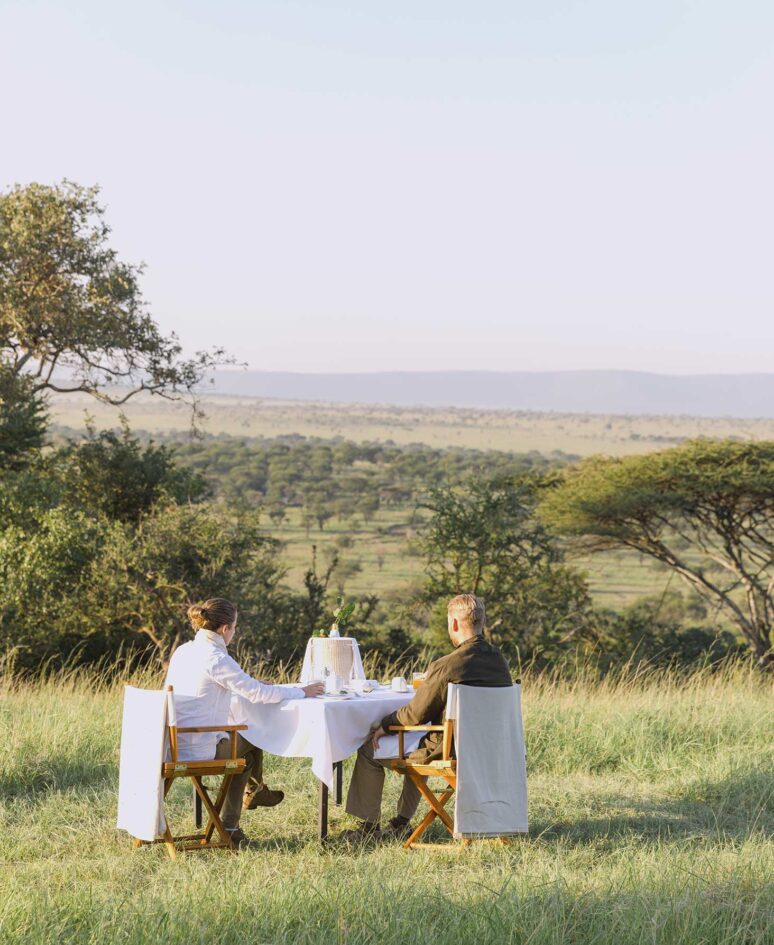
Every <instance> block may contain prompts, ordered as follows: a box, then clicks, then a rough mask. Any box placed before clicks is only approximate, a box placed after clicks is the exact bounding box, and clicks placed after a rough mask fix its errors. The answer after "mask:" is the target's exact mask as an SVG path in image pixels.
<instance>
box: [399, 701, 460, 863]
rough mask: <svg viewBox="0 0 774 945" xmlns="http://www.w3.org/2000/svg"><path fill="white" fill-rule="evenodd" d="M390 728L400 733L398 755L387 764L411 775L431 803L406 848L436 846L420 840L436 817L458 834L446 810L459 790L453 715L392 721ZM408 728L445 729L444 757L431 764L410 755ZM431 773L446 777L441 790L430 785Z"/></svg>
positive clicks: (432, 775) (418, 788) (409, 777)
mask: <svg viewBox="0 0 774 945" xmlns="http://www.w3.org/2000/svg"><path fill="white" fill-rule="evenodd" d="M389 731H390V732H397V733H398V757H397V758H391V759H390V760H389V761H387V766H388V767H389V768H390V770H392V771H395V772H397V773H398V774H402V775H403V776H404V777H406V778H408V779H409V781H411V783H412V784H413V785H414V786H415V787H416V789H417V790H418V791H419V793H420V794H421V795H422V797H424V799H425V800H426V801H427V803H428V804H429V805H430V810H429V811H428V812H427V814H426V815H425V817H424V818H423V819H422V820H421V821H420V822H419V824H418V825H417V828H416V830H415V831H414V832H413V833H412V834H411V836H410V837H409V838H408V840H406V842H405V843H404V844H403V847H404V849H406V850H409V849H412V848H417V847H425V848H427V847H430V848H433V847H435V846H436V844H434V843H417V841H418V840H419V838H420V837H421V836H422V834H423V833H424V832H425V831H426V830H427V828H428V827H429V826H430V824H431V823H432V822H433V821H434V820H435V819H436V818H438V819H439V820H440V821H441V823H442V824H443V825H444V827H446V829H447V830H448V831H449V833H450V834H452V835H453V834H454V824H453V822H452V819H451V817H450V816H449V814H448V812H447V811H446V810H445V807H446V804H448V802H449V800H450V799H451V796H452V794H454V792H455V791H456V790H457V761H456V759H454V758H452V746H453V744H454V721H453V719H446V720H445V722H444V723H443V725H391V726H390V728H389ZM406 732H443V740H442V746H443V754H442V756H441V758H440V759H439V760H437V761H430V762H428V763H427V764H418V763H416V762H413V761H411V760H410V759H408V758H406V746H405V734H406ZM429 777H440V778H443V780H444V781H446V785H447V786H446V788H445V790H444V791H443V792H442V793H441V794H438V795H436V794H434V793H433V792H432V790H431V789H430V788H429V787H428V786H427V782H426V781H425V778H429Z"/></svg>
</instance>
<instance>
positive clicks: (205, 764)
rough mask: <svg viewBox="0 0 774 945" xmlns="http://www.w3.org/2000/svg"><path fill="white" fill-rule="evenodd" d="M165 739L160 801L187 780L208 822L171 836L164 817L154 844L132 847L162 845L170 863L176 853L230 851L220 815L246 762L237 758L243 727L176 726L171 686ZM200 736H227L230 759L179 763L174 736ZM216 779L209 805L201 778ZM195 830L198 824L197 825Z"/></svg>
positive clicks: (138, 844)
mask: <svg viewBox="0 0 774 945" xmlns="http://www.w3.org/2000/svg"><path fill="white" fill-rule="evenodd" d="M166 708H167V726H166V728H167V738H168V742H169V757H170V760H169V761H164V762H162V765H161V776H162V778H163V781H164V797H165V798H166V796H167V794H169V790H170V788H171V787H172V785H173V784H174V783H175V781H176V780H177V779H178V778H190V779H191V780H192V782H193V787H194V791H195V793H196V795H197V796H198V798H199V799H200V800H201V803H202V804H203V805H204V809H205V810H206V811H207V815H208V820H207V824H206V826H205V827H204V830H203V832H201V833H194V834H184V835H181V836H177V837H175V836H173V835H172V831H171V830H170V827H169V819H168V818H167V817H166V816H165V821H166V827H165V830H164V834H163V836H162V837H160V838H159V839H157V840H152V841H146V840H138V839H133V841H132V843H133V845H134V846H135V847H140V846H142V845H143V844H145V843H164V844H166V847H167V851H168V852H169V855H170V857H171V859H173V860H174V859H177V853H178V851H184V850H207V849H217V848H225V849H228V850H234V849H235V847H234V845H233V844H232V842H231V835H230V833H229V832H228V831H227V830H226V828H225V827H224V826H223V822H222V821H221V819H220V812H221V809H222V808H223V803H224V802H225V800H226V793H227V791H228V789H229V786H230V784H231V781H232V780H233V778H234V777H235V776H236V775H238V774H241V773H242V772H243V771H244V770H245V766H246V764H247V762H246V761H245V759H244V758H237V732H241V731H244V730H245V729H246V728H247V726H246V725H196V726H182V727H181V726H178V724H177V716H176V713H175V699H174V691H173V688H172V686H167V706H166ZM200 732H228V734H229V738H230V741H231V757H230V758H222V759H206V760H201V761H198V760H194V761H180V760H179V758H178V736H179V735H188V734H194V733H200ZM209 776H217V777H221V776H222V778H223V781H222V783H221V785H220V790H219V791H218V794H217V797H216V798H215V800H214V801H213V800H212V798H211V797H210V795H209V793H208V791H207V788H206V787H205V786H204V784H203V782H202V778H204V777H209ZM197 826H198V824H197Z"/></svg>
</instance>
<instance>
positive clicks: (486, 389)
mask: <svg viewBox="0 0 774 945" xmlns="http://www.w3.org/2000/svg"><path fill="white" fill-rule="evenodd" d="M214 381H215V384H214V387H213V388H212V390H214V392H216V393H219V394H231V395H238V396H243V397H272V398H280V399H289V400H319V401H330V402H334V403H360V404H394V405H396V406H428V407H479V408H504V409H509V410H555V411H561V412H572V413H602V414H636V415H643V414H660V415H664V414H673V415H674V414H677V415H680V414H682V415H691V416H695V417H774V374H700V375H672V374H648V373H644V372H638V371H536V372H534V373H533V372H528V371H519V372H513V373H508V372H497V371H469V372H459V373H457V372H451V371H438V372H423V371H416V372H412V371H405V372H404V371H385V372H380V373H375V374H294V373H290V372H269V371H218V372H216V374H215V377H214Z"/></svg>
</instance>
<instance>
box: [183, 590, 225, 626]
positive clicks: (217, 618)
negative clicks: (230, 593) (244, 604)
mask: <svg viewBox="0 0 774 945" xmlns="http://www.w3.org/2000/svg"><path fill="white" fill-rule="evenodd" d="M236 615H237V610H236V607H235V606H234V605H233V604H232V603H231V602H230V601H227V600H225V599H224V598H222V597H213V598H212V599H211V600H207V601H204V603H202V604H192V605H191V606H190V607H189V608H188V619H189V620H190V621H191V626H192V627H193V628H194V630H219V629H220V628H221V627H222V626H224V625H226V624H228V625H229V626H230V625H231V624H232V623H234V621H235V620H236Z"/></svg>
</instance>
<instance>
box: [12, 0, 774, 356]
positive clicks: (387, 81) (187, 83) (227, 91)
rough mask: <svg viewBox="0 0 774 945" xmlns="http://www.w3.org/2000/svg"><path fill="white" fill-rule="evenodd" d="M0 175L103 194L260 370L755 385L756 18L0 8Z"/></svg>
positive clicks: (702, 12)
mask: <svg viewBox="0 0 774 945" xmlns="http://www.w3.org/2000/svg"><path fill="white" fill-rule="evenodd" d="M0 30H1V34H2V35H1V39H2V45H1V46H0V49H1V50H2V53H1V54H0V83H2V85H1V87H2V89H3V97H2V98H3V101H2V124H0V129H1V131H0V135H1V136H2V138H1V140H0V185H2V186H7V185H9V184H12V183H15V182H27V181H31V180H38V181H43V182H54V181H56V180H59V179H61V178H62V177H68V178H70V179H72V180H76V181H79V182H81V183H99V184H100V185H101V186H102V188H103V192H102V197H103V200H104V202H105V203H107V204H108V207H109V221H110V222H111V224H112V226H113V242H114V244H115V245H116V246H117V248H118V249H119V250H120V251H121V253H122V254H123V255H124V257H126V258H127V259H129V260H132V261H140V260H144V261H145V262H146V263H147V273H146V276H145V279H144V283H143V284H144V290H145V294H146V296H147V298H148V300H149V302H150V303H151V306H152V311H153V313H154V314H155V316H156V318H157V319H158V321H159V322H160V323H161V325H162V326H163V327H164V328H165V329H167V330H172V329H174V330H175V331H177V332H178V334H179V335H180V336H181V337H182V338H183V339H184V341H185V342H186V343H187V345H189V346H190V347H199V346H209V345H214V344H223V345H225V346H226V347H227V348H229V349H231V350H232V351H233V352H234V353H236V354H237V355H239V356H240V357H241V358H244V359H245V360H247V361H249V363H250V365H251V367H253V368H256V369H266V370H316V371H347V370H387V369H441V368H476V369H486V368H491V369H499V370H508V369H513V370H523V369H534V370H543V369H562V368H616V367H619V368H633V369H643V370H656V371H668V372H691V373H694V372H701V371H774V358H772V353H773V352H774V306H773V305H772V303H773V302H774V265H773V263H774V236H773V233H772V229H773V227H774V183H773V181H774V147H773V145H774V122H773V121H772V115H773V114H774V107H773V102H772V98H773V97H774V96H773V95H772V92H773V91H774V68H773V65H772V63H773V58H772V44H773V42H774V5H773V4H772V3H771V2H770V0H769V2H764V0H760V2H752V0H734V2H729V0H723V2H717V0H692V2H682V0H648V2H645V0H639V2H633V0H628V2H626V0H585V2H582V0H576V2H558V0H528V2H526V0H510V2H504V0H503V2H495V0H467V2H457V0H443V2H440V0H439V2H436V0H410V2H407V0H383V2H380V3H376V2H369V0H357V2H355V0H350V2H349V3H344V2H340V3H335V2H331V0H308V2H305V0H283V2H266V0H250V2H247V0H232V2H229V0H219V2H217V3H213V2H211V0H209V2H206V3H205V2H199V0H184V2H183V0H181V2H177V3H171V2H159V0H154V2H152V3H151V2H145V0H132V2H131V3H129V2H122V3H118V2H115V0H99V2H97V0H85V2H78V3H76V2H51V3H41V2H36V0H23V2H19V3H8V2H6V0H0Z"/></svg>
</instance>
